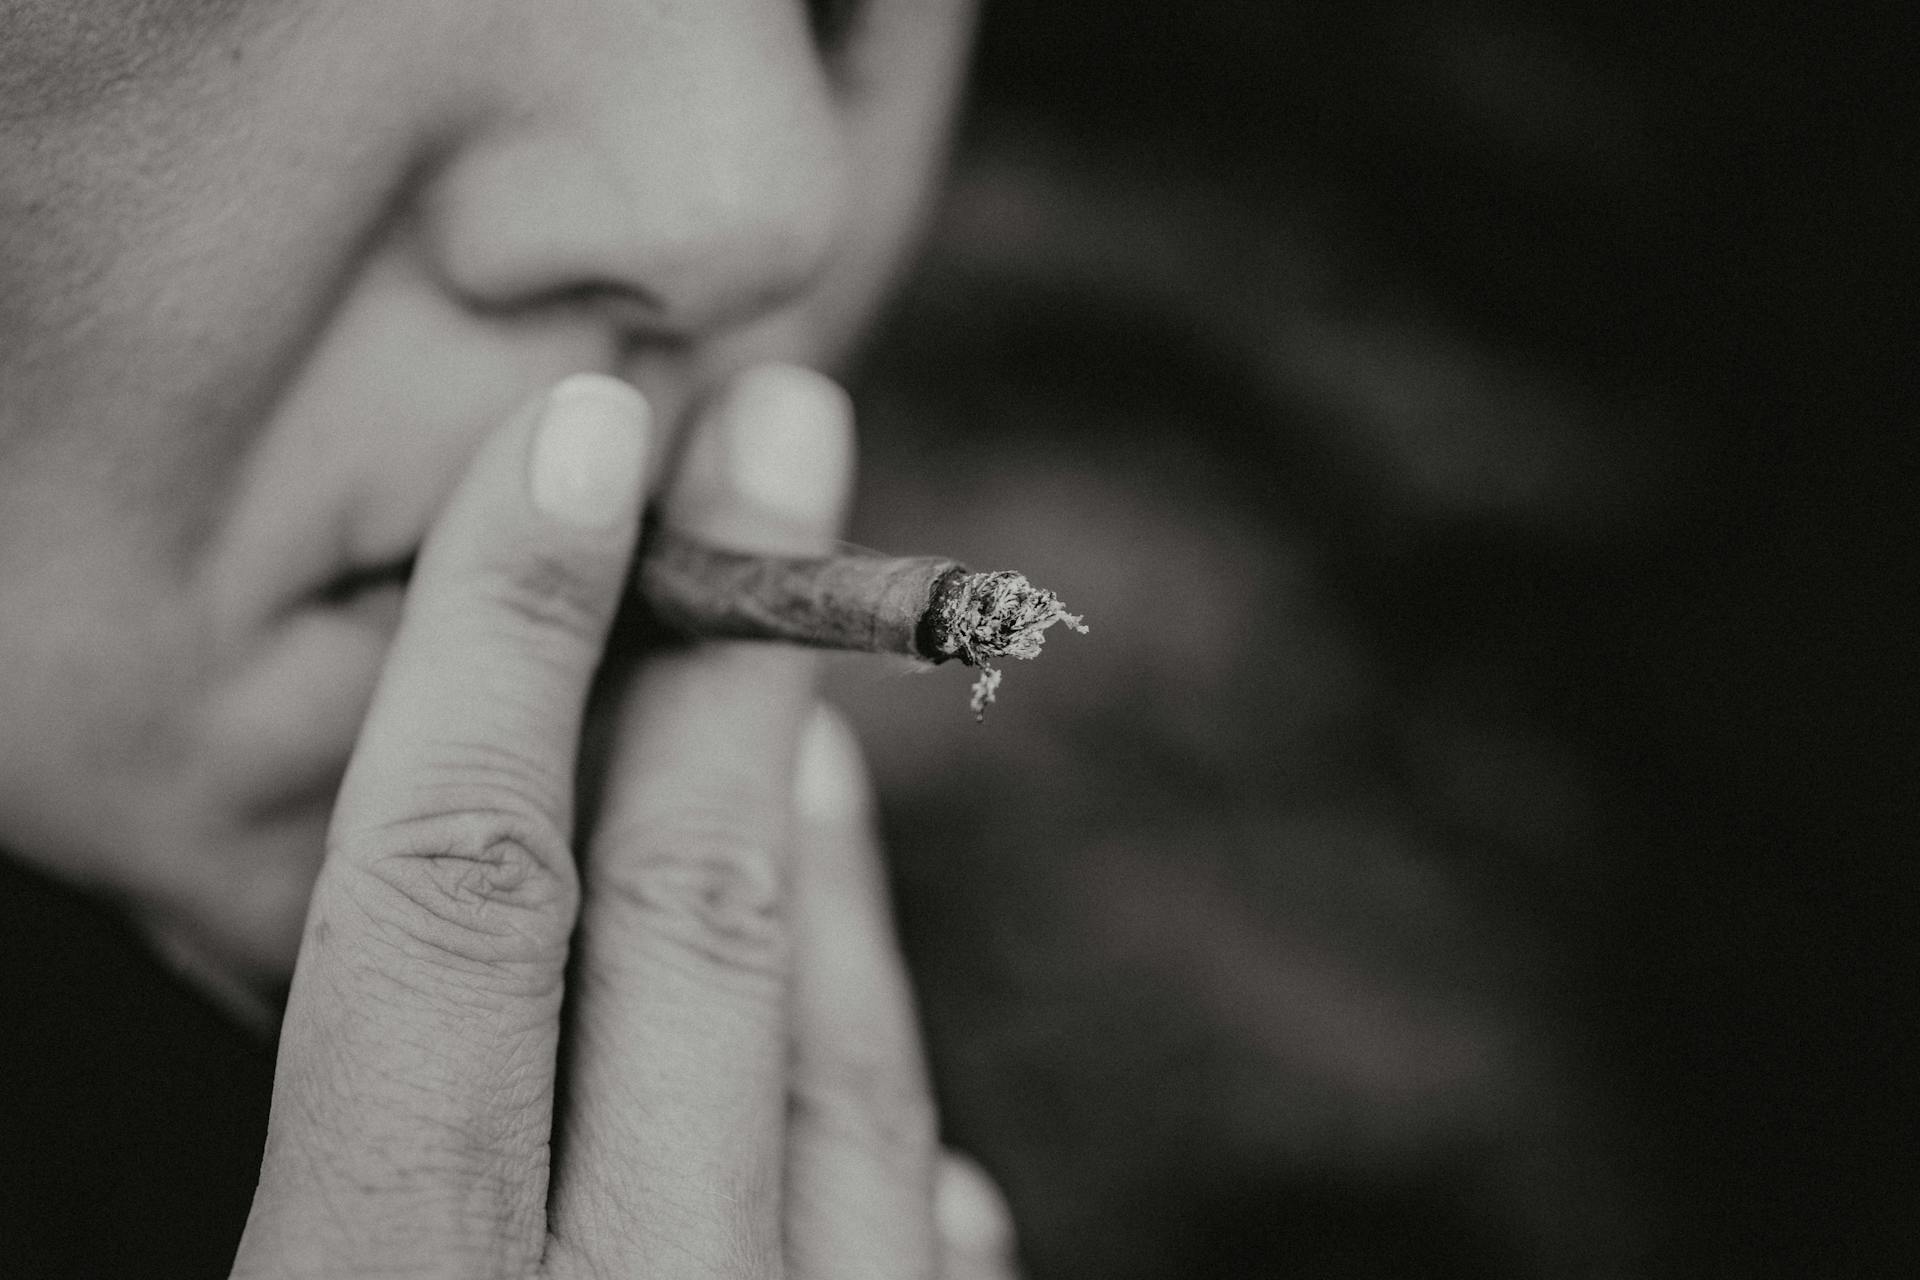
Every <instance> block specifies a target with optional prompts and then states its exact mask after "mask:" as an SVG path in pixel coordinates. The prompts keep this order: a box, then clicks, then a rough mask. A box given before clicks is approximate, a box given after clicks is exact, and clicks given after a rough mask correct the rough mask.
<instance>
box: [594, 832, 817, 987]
mask: <svg viewBox="0 0 1920 1280" xmlns="http://www.w3.org/2000/svg"><path fill="white" fill-rule="evenodd" d="M614 846H615V847H617V848H618V850H619V857H618V860H617V865H616V866H614V867H609V868H608V869H607V870H605V871H603V872H597V873H596V874H595V876H594V878H593V880H592V882H591V883H590V884H589V885H588V888H587V893H588V896H589V898H590V899H592V900H594V901H595V902H597V903H599V904H601V905H602V906H603V907H604V908H606V909H610V910H614V911H617V912H619V913H621V914H623V915H625V916H627V917H629V921H627V922H623V923H628V924H630V925H631V927H632V928H633V929H634V931H635V933H636V934H637V935H638V936H640V937H642V938H645V939H648V940H649V941H650V942H652V943H653V944H654V945H656V946H658V947H662V948H665V949H666V951H667V952H668V953H669V957H670V958H674V959H678V960H679V961H681V962H684V963H686V964H689V965H692V966H696V967H697V968H698V969H699V970H701V971H702V972H703V973H705V974H708V975H713V976H717V977H719V978H720V979H722V980H726V979H734V980H743V981H779V980H781V975H782V974H784V972H785V970H786V961H787V955H788V949H789V942H790V924H789V920H788V912H787V906H786V901H785V893H784V889H783V886H782V885H781V882H780V866H779V861H778V858H777V857H776V855H775V852H774V850H773V849H771V848H770V847H769V844H768V842H767V841H766V840H765V839H764V838H762V837H759V836H756V835H754V834H752V833H751V832H750V831H748V830H746V829H745V828H744V827H743V826H742V825H741V824H740V823H739V822H737V821H735V820H732V819H729V818H727V817H725V816H724V815H714V816H711V817H710V818H707V819H701V818H698V817H689V816H686V815H682V816H680V817H677V818H676V819H675V820H674V821H673V822H672V823H671V824H664V825H661V826H657V827H653V828H637V829H636V828H629V829H628V830H626V831H625V832H624V833H622V835H621V837H620V838H619V839H617V840H616V841H615V842H614Z"/></svg>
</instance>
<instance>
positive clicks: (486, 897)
mask: <svg viewBox="0 0 1920 1280" xmlns="http://www.w3.org/2000/svg"><path fill="white" fill-rule="evenodd" d="M355 843H357V845H358V847H357V848H352V849H347V850H343V851H341V852H340V854H339V855H337V856H341V857H343V859H344V860H345V861H347V862H350V863H351V864H353V865H355V866H357V867H359V868H360V870H361V871H362V874H361V875H359V876H357V877H355V879H354V881H353V883H354V884H355V885H356V886H358V887H359V890H360V892H359V894H358V895H357V896H359V897H360V899H361V906H362V908H363V909H364V910H365V912H366V914H367V915H368V916H369V918H370V919H372V920H373V921H374V922H375V923H377V924H378V925H380V926H382V929H381V933H382V935H383V936H385V937H387V938H388V939H389V940H392V941H394V942H396V943H397V944H398V945H400V946H402V947H403V948H405V949H407V950H409V951H411V952H415V953H421V954H424V955H425V956H426V957H427V958H430V959H434V960H437V961H440V962H443V963H447V962H451V963H453V964H456V965H458V966H459V967H462V968H467V969H476V968H477V969H482V970H486V971H490V972H491V971H504V972H514V971H517V970H521V969H524V968H527V967H529V966H531V967H533V968H534V969H536V970H538V969H545V968H547V967H550V966H551V964H552V963H553V962H554V960H555V958H556V957H559V956H562V955H564V952H565V947H566V942H567V935H568V934H569V932H570V931H571V929H572V922H573V915H574V906H575V903H576V901H577V898H578V878H577V874H576V872H575V870H574V867H573V859H572V854H571V851H570V850H569V848H568V844H567V840H566V838H565V836H564V835H563V834H562V833H561V832H560V831H558V830H557V829H556V828H555V827H554V826H553V825H552V824H551V823H549V822H546V821H544V820H542V819H540V818H538V817H535V816H532V815H528V814H524V813H520V812H518V811H515V810H510V809H490V810H489V809H482V810H470V811H466V812H461V813H452V814H447V815H444V816H437V817H430V818H421V819H416V820H412V821H408V822H403V823H396V824H392V825H389V826H387V827H385V828H383V829H381V830H379V831H377V832H374V833H370V834H369V835H366V836H363V837H360V838H359V839H358V840H357V841H356V842H355Z"/></svg>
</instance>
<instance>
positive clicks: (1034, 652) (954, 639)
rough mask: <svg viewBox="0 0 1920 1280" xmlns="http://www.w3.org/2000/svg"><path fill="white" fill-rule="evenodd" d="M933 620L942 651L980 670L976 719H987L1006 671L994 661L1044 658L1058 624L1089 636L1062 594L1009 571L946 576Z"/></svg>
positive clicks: (974, 704)
mask: <svg viewBox="0 0 1920 1280" xmlns="http://www.w3.org/2000/svg"><path fill="white" fill-rule="evenodd" d="M931 618H932V624H933V632H934V648H935V650H936V651H937V653H938V654H939V655H940V656H942V657H952V658H958V659H960V660H961V661H962V662H964V663H966V664H967V665H968V666H975V667H979V668H980V677H979V679H977V680H975V681H974V683H973V695H972V698H971V699H970V702H971V705H972V708H973V717H974V719H975V720H982V719H985V718H986V711H987V706H988V704H989V703H991V702H992V701H993V700H994V694H995V692H996V691H997V690H998V689H999V688H1000V680H1001V672H1000V670H999V668H997V667H995V666H994V665H993V662H992V659H994V658H1019V659H1022V660H1029V659H1032V658H1037V657H1039V656H1040V646H1041V644H1042V643H1043V642H1044V641H1045V640H1046V631H1047V628H1048V627H1051V626H1053V625H1054V624H1055V623H1064V624H1065V625H1066V626H1067V627H1068V628H1069V629H1071V630H1073V631H1078V632H1079V633H1080V634H1081V635H1085V634H1086V633H1087V626H1086V623H1085V622H1083V621H1082V620H1081V618H1080V615H1078V614H1073V613H1068V612H1067V609H1066V606H1065V605H1063V604H1061V603H1060V597H1059V596H1056V595H1054V594H1053V592H1051V591H1048V590H1047V589H1046V588H1044V587H1036V586H1034V585H1033V584H1032V583H1031V582H1028V581H1027V579H1026V577H1025V576H1024V575H1022V574H1019V573H1014V572H1011V571H1008V570H999V571H995V572H991V573H966V572H959V571H956V572H954V573H951V574H949V575H947V578H946V579H945V580H943V582H942V584H941V587H940V589H939V591H938V593H937V598H936V600H935V602H934V606H933V611H932V615H931Z"/></svg>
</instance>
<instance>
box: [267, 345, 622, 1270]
mask: <svg viewBox="0 0 1920 1280" xmlns="http://www.w3.org/2000/svg"><path fill="white" fill-rule="evenodd" d="M646 437H647V422H646V405H645V403H644V402H643V401H641V399H640V397H639V395H638V394H637V393H636V392H634V391H633V390H632V389H631V388H628V387H625V386H624V385H623V384H620V383H617V382H615V381H613V380H612V379H609V378H604V377H598V376H593V375H586V376H582V377H578V378H572V379H568V380H567V381H566V382H563V383H562V384H560V386H559V387H557V388H556V389H555V390H554V391H553V392H552V393H551V394H550V395H549V396H548V397H546V399H545V400H544V401H543V402H542V403H541V404H538V405H535V406H533V407H531V408H530V409H529V410H528V411H526V412H525V413H523V414H521V415H520V416H519V417H518V418H517V419H515V420H514V421H513V422H512V423H511V424H509V425H508V426H507V427H506V428H505V429H503V430H502V431H501V432H499V433H498V434H496V435H495V436H494V437H493V438H492V439H491V440H489V441H488V442H487V443H486V444H485V445H483V446H482V448H481V450H480V452H479V453H478V455H477V456H476V458H475V460H474V462H473V463H472V465H471V467H470V468H469V471H468V473H467V475H466V477H465V478H464V479H463V481H462V483H461V486H460V488H459V489H458V491H457V492H456V493H455V494H454V496H453V498H452V499H451V501H450V502H449V504H448V506H447V508H446V510H445V511H444V512H443V513H442V515H441V517H440V519H439V521H438V522H437V524H436V526H435V528H434V530H433V532H432V534H431V535H430V536H429V538H428V540H427V543H426V545H425V546H424V547H423V548H422V551H421V554H420V559H419V564H418V568H417V570H416V572H415V575H414V580H413V583H412V585H411V587H410V588H409V590H408V593H407V602H406V609H405V613H404V616H403V619H402V622H401V625H400V629H399V632H398V634H397V635H396V637H395V639H394V643H393V647H392V650H391V652H390V653H389V655H388V659H387V662H386V665H385V667H384V669H383V673H382V677H381V682H380V686H379V689H378V690H377V692H376V693H375V696H374V700H373V705H372V707H371V708H370V710H369V712H368V717H367V720H366V723H365V725H364V727H363V729H362V731H361V735H360V740H359V743H358V745H357V746H356V748H355V751H354V756H353V760H352V763H351V765H350V766H349V769H348V773H347V778H346V781H345V783H344V784H343V786H342V789H341V793H340V798H339V801H338V803H337V805H336V807H335V811H334V816H333V824H332V830H331V832H330V835H329V848H328V852H327V859H326V862H325V864H324V865H323V867H322V869H321V873H320V878H319V882H318V883H317V885H316V886H315V889H314V895H313V901H312V906H311V908H310V910H309V913H308V925H307V932H306V936H305V938H304V940H303V943H302V946H301V951H300V958H299V961H298V964H297V966H296V969H295V973H294V982H293V989H292V992H291V995H290V998H289V1001H288V1005H287V1014H286V1019H285V1023H284V1025H283V1028H282V1032H281V1041H280V1053H279V1064H278V1067H277V1069H276V1071H275V1074H274V1092H273V1110H272V1115H271V1120H270V1123H269V1131H268V1138H267V1151H266V1159H265V1162H264V1165H263V1168H262V1174H261V1185H260V1189H259V1192H258V1193H257V1194H256V1196H255V1200H254V1211H253V1214H252V1216H251V1217H250V1219H249V1222H248V1228H247V1234H246V1239H245V1241H244V1242H243V1246H242V1251H241V1256H240V1263H239V1268H238V1271H239V1273H242V1274H251V1273H252V1272H253V1271H255V1270H259V1271H266V1272H270V1273H272V1274H283V1273H287V1272H288V1271H289V1270H292V1271H298V1272H300V1273H301V1274H306V1273H307V1272H308V1271H311V1272H313V1273H317V1274H325V1275H347V1274H355V1275H358V1274H370V1273H372V1272H373V1271H376V1270H377V1271H378V1273H379V1274H382V1275H396V1276H405V1275H414V1274H445V1273H446V1268H447V1266H448V1261H449V1259H450V1258H452V1259H459V1260H462V1262H463V1263H464V1264H470V1265H465V1267H464V1269H465V1271H466V1272H467V1273H470V1274H476V1275H479V1274H524V1273H526V1272H527V1271H529V1270H530V1268H531V1266H532V1264H533V1262H535V1261H537V1259H538V1257H539V1253H540V1249H541V1247H542V1243H543V1241H544V1238H545V1200H546V1184H547V1176H546V1175H547V1168H546V1162H547V1144H548V1140H549V1137H550V1133H551V1098H552V1090H553V1074H554V1059H555V1052H556V1046H557V1043H558V1032H559V1011H560V995H561V977H562V974H563V972H564V967H565V963H566V954H567V938H568V933H569V931H570V929H571V927H572V923H573V915H574V901H575V894H576V889H575V885H576V880H575V873H574V868H573V862H572V855H571V850H570V847H569V842H570V836H571V824H572V814H571V798H572V794H573V773H574V756H575V752H576V750H577V745H578V738H579V733H580V723H581V717H582V714H583V710H584V706H585V703H586V699H587V691H588V688H589V685H590V684H591V682H592V678H593V674H594V671H595V669H596V667H597V665H598V663H599V658H600V651H601V647H602V644H603V642H604V637H605V634H606V630H607V627H608V625H609V623H610V621H611V619H612V617H613V614H614V611H615V609H616V607H617V605H618V602H619V599H620V596H621V591H622V583H623V581H624V578H625V573H626V567H627V564H628V561H629V560H630V558H631V552H632V546H633V541H634V536H635V532H636V529H637V525H638V512H639V507H640V502H641V495H642V493H643V491H644V483H643V471H644V468H645V461H646V451H647V438H646ZM303 1267H304V1268H305V1270H302V1268H303Z"/></svg>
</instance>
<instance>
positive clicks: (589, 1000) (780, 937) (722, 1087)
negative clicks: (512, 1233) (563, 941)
mask: <svg viewBox="0 0 1920 1280" xmlns="http://www.w3.org/2000/svg"><path fill="white" fill-rule="evenodd" d="M851 456H852V435H851V424H850V414H849V411H848V408H847V404H846V399H845V396H844V393H842V392H840V391H839V389H838V388H837V387H834V386H833V384H831V383H829V382H827V381H826V380H825V379H824V378H822V377H821V376H820V375H818V374H812V373H808V372H805V371H802V370H798V369H792V368H785V367H769V368H762V369H759V370H755V371H754V372H752V373H750V374H748V375H745V376H744V377H742V378H741V379H739V380H737V381H736V382H735V384H734V385H733V386H732V387H731V388H729V390H728V391H727V392H726V393H725V394H723V395H722V396H721V398H720V399H719V400H717V401H716V402H715V403H714V405H713V406H712V407H711V408H710V409H709V410H708V411H707V412H706V413H704V414H703V415H702V419H701V422H700V423H699V425H698V426H697V428H696V437H695V442H694V445H693V449H692V453H691V455H690V457H689V459H688V464H687V468H686V472H685V475H684V477H683V479H682V483H681V484H680V486H679V487H678V488H677V489H676V492H675V495H674V497H673V498H672V499H671V500H670V502H669V508H668V512H667V518H668V520H669V522H670V523H672V524H674V525H675V526H676V527H678V528H680V529H681V530H683V531H685V532H687V533H690V534H692V535H694V536H697V537H701V538H703V539H705V540H707V541H709V542H713V543H715V544H717V545H723V546H729V547H735V548H739V549H742V550H749V551H765V552H779V553H786V554H797V553H803V552H818V551H821V550H824V549H825V548H826V547H827V546H828V545H829V544H830V542H831V540H832V538H833V537H834V535H835V533H836V531H837V527H838V525H839V521H840V517H841V511H842V508H843V507H844V505H845V502H846V497H847V493H848V490H849V488H850V475H849V471H850V463H851ZM813 669H814V659H813V656H812V655H810V654H808V653H805V652H802V651H798V650H793V649H787V648H784V647H776V646H769V645H765V644H755V643H745V642H731V643H704V644H698V645H695V646H693V647H691V648H689V649H687V650H684V651H680V652H675V653H669V654H663V655H659V656H656V657H652V658H649V659H648V660H647V661H646V662H645V664H644V665H643V667H642V669H641V671H640V672H639V674H638V676H637V678H636V680H635V681H634V683H633V685H632V687H631V689H630V690H629V691H628V692H627V694H626V696H625V698H624V700H623V705H622V706H621V707H619V708H618V710H617V723H618V726H619V727H618V729H617V730H616V739H615V743H614V748H613V754H612V758H611V761H610V764H609V769H608V779H609V781H608V794H607V800H606V804H605V807H604V810H603V812H602V814H601V817H600V821H599V823H598V827H597V830H596V831H595V833H594V835H593V837H592V838H591V840H590V841H589V845H588V851H587V859H586V865H585V873H584V897H583V903H582V908H581V923H580V931H579V935H578V940H577V944H576V954H577V957H578V968H577V972H576V977H575V979H574V982H573V984H572V987H571V990H570V999H571V1000H572V1015H573V1023H572V1025H573V1038H572V1041H571V1050H572V1053H573V1059H572V1068H571V1071H570V1072H569V1075H568V1085H567V1087H568V1089H569V1092H570V1096H569V1102H568V1109H567V1116H566V1119H565V1121H564V1123H563V1126H562V1129H561V1139H562V1147H561V1149H560V1151H559V1152H558V1153H557V1155H556V1163H555V1170H554V1195H553V1217H552V1221H553V1227H554V1240H555V1247H556V1250H557V1252H558V1253H559V1254H560V1255H561V1256H562V1257H564V1256H565V1255H566V1254H568V1253H576V1254H578V1255H580V1256H581V1258H582V1260H584V1261H588V1262H590V1263H596V1264H599V1266H600V1267H605V1268H611V1269H613V1270H624V1271H632V1272H637V1273H639V1274H663V1275H664V1274H672V1275H676V1276H689V1277H695V1276H708V1275H712V1276H721V1275H725V1276H729V1277H732V1276H739V1275H742V1274H746V1275H759V1274H777V1271H778V1266H779V1257H780V1250H781V1239H780V1198H781V1197H780V1185H781V1165H782V1159H783V1146H784V1141H783V1133H784V1128H785V1126H784V1110H785V1079H786V1034H787V1033H786V1021H787V1019H786V998H787V997H786V992H787V976H786V975H787V965H788V959H787V955H788V926H787V911H786V883H785V879H786V873H785V865H784V863H785V848H786V843H787V829H786V828H787V822H788V809H789V800H790V796H791V787H792V774H793V754H794V746H795V743H796V741H797V738H798V735H799V731H800V727H801V725H802V723H803V721H804V719H805V715H806V712H807V710H808V708H809V707H810V706H811V704H812V675H813ZM587 1269H588V1270H594V1269H597V1268H593V1267H589V1268H587Z"/></svg>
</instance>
